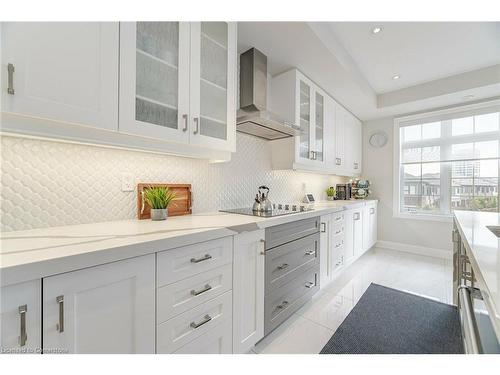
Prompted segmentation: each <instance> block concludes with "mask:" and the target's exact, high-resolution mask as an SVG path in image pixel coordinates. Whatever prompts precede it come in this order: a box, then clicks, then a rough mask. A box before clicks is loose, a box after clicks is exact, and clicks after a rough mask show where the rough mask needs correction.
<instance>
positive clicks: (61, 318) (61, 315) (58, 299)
mask: <svg viewBox="0 0 500 375" xmlns="http://www.w3.org/2000/svg"><path fill="white" fill-rule="evenodd" d="M56 302H57V303H58V304H59V323H58V324H57V325H56V327H57V330H58V331H59V333H63V332H64V296H57V297H56Z"/></svg>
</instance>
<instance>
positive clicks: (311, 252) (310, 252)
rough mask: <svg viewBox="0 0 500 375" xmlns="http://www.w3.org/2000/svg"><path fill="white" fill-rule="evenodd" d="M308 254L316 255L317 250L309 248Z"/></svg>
mask: <svg viewBox="0 0 500 375" xmlns="http://www.w3.org/2000/svg"><path fill="white" fill-rule="evenodd" d="M306 255H316V251H314V250H307V251H306Z"/></svg>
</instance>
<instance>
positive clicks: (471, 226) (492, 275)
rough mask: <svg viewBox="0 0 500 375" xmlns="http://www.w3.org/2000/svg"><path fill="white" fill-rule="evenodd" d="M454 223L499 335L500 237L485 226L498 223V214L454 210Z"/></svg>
mask: <svg viewBox="0 0 500 375" xmlns="http://www.w3.org/2000/svg"><path fill="white" fill-rule="evenodd" d="M455 222H456V223H457V227H458V230H459V233H460V237H461V238H462V243H463V244H464V245H465V248H466V252H467V255H468V256H469V259H470V261H471V264H472V268H473V270H474V273H475V276H476V278H477V279H478V282H479V283H480V288H481V290H483V297H485V302H486V304H487V306H488V305H489V307H490V308H491V309H492V310H493V311H490V313H493V314H494V315H495V319H494V321H495V323H496V324H497V327H495V328H496V329H497V330H498V334H499V335H500V239H499V238H498V237H497V236H495V235H494V234H493V233H492V232H491V231H490V230H489V229H488V228H487V227H488V226H499V225H500V214H498V213H494V212H475V211H455ZM484 292H485V293H484ZM485 294H487V295H485Z"/></svg>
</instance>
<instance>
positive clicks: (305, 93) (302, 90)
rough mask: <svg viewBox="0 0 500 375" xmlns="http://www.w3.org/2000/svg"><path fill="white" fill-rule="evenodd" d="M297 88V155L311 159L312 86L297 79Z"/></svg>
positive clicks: (304, 158) (306, 159)
mask: <svg viewBox="0 0 500 375" xmlns="http://www.w3.org/2000/svg"><path fill="white" fill-rule="evenodd" d="M298 85H299V87H298V89H299V108H298V115H299V121H298V122H299V124H300V136H299V139H298V141H299V142H298V146H299V149H298V157H299V159H300V160H301V161H309V160H312V155H313V154H312V148H311V112H312V106H311V97H312V88H311V86H310V85H309V84H308V83H306V82H305V81H304V80H302V79H299V80H298Z"/></svg>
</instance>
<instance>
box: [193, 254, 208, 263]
mask: <svg viewBox="0 0 500 375" xmlns="http://www.w3.org/2000/svg"><path fill="white" fill-rule="evenodd" d="M209 259H212V256H211V255H210V254H205V256H204V257H203V258H198V259H196V258H191V263H200V262H204V261H205V260H209Z"/></svg>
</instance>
